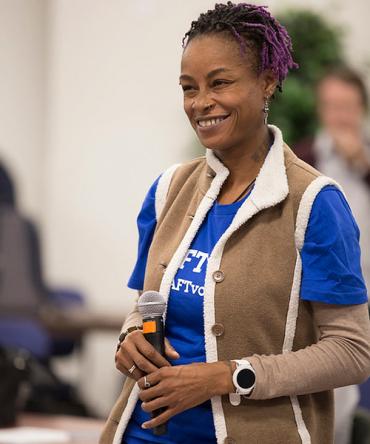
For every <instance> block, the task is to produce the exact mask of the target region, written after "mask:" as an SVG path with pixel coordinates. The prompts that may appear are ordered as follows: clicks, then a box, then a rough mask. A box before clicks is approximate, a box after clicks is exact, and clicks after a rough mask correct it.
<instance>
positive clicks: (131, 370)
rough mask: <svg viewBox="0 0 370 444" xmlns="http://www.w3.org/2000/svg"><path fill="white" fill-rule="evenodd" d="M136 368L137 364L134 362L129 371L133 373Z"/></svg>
mask: <svg viewBox="0 0 370 444" xmlns="http://www.w3.org/2000/svg"><path fill="white" fill-rule="evenodd" d="M135 369H136V365H135V364H134V365H133V366H132V367H130V368H129V369H128V370H127V371H128V372H129V373H130V375H132V374H133V373H134V371H135Z"/></svg>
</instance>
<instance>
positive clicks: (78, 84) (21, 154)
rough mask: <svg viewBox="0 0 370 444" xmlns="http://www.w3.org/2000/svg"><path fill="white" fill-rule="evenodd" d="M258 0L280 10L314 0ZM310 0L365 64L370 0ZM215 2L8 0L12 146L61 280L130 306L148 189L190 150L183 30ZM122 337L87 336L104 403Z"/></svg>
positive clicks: (5, 48) (0, 57)
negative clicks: (139, 220) (181, 77)
mask: <svg viewBox="0 0 370 444" xmlns="http://www.w3.org/2000/svg"><path fill="white" fill-rule="evenodd" d="M259 3H260V4H269V5H270V6H271V9H272V11H273V12H276V11H280V10H282V9H283V8H284V7H285V6H287V5H293V6H297V5H299V4H301V2H297V1H295V0H290V1H288V0H279V1H278V0H274V1H272V0H270V1H261V2H259ZM304 3H305V6H307V7H313V8H315V9H317V10H321V11H323V12H325V13H330V20H332V21H333V22H334V21H335V22H340V23H342V24H344V25H345V28H346V29H347V30H348V34H347V36H346V48H347V52H348V54H349V56H350V59H351V60H352V61H353V62H354V63H355V64H356V65H357V66H360V67H361V68H366V63H365V62H369V58H368V57H369V56H368V49H367V47H366V42H368V41H369V40H370V36H369V33H370V31H369V27H368V26H367V24H366V22H365V21H366V19H367V17H368V13H369V3H368V0H357V1H356V5H355V6H353V5H351V4H350V2H348V1H345V0H326V1H320V2H318V1H317V0H306V2H304ZM213 4H214V1H208V0H207V1H206V0H187V1H186V2H183V1H180V0H176V1H174V0H145V1H144V0H141V1H137V0H73V1H70V0H48V1H47V2H45V1H44V0H0V8H1V10H0V72H1V82H0V96H1V99H0V125H1V126H0V130H1V131H0V154H2V156H3V157H5V158H6V159H7V160H8V161H9V164H11V166H12V167H13V169H14V171H15V172H16V175H17V180H18V182H19V184H20V192H21V195H22V205H23V207H24V209H25V210H26V211H28V212H30V213H32V214H34V215H36V216H38V220H39V221H40V222H42V225H43V238H44V247H45V248H44V253H45V259H46V260H45V264H46V275H47V278H48V280H49V282H50V283H51V284H53V285H63V286H65V285H69V286H75V287H76V288H80V289H81V290H82V291H83V292H84V294H85V295H86V298H87V300H88V303H89V305H90V306H92V307H93V308H94V309H97V310H101V311H103V310H107V311H108V310H115V311H116V312H121V313H122V318H123V317H124V315H125V313H126V311H127V309H128V307H129V305H130V304H131V301H132V294H130V293H129V292H128V291H127V290H126V289H125V283H126V281H127V279H128V276H129V273H130V270H131V268H132V265H133V263H134V260H135V254H136V243H137V235H136V226H135V219H136V215H137V212H138V210H139V207H140V204H141V201H142V199H143V196H144V194H145V192H146V190H147V188H148V186H149V185H150V183H151V182H152V181H153V180H154V179H155V177H156V176H157V175H158V174H159V173H160V172H161V171H163V169H164V168H166V167H167V166H169V165H171V164H172V163H175V162H178V161H181V160H182V159H185V158H187V157H188V156H189V155H190V154H191V152H190V149H189V147H190V146H192V145H193V140H194V139H193V135H192V132H191V130H190V128H189V127H188V124H187V122H186V119H185V116H184V115H183V112H182V109H181V101H182V99H181V92H180V88H179V86H178V74H179V61H180V56H181V39H182V36H183V34H184V32H185V31H187V29H188V27H189V25H190V22H191V20H192V19H194V18H196V17H197V16H198V14H199V13H200V12H202V11H204V10H206V9H208V8H210V7H212V6H213ZM333 11H335V14H334V13H333ZM313 31H314V30H313ZM45 98H46V100H45ZM115 338H116V332H114V333H112V334H111V335H109V334H108V335H104V336H102V335H97V334H94V335H90V336H89V337H87V338H86V343H85V345H86V348H85V352H84V356H83V361H82V364H81V369H80V376H79V377H80V380H81V382H82V390H83V393H84V394H85V396H86V398H87V399H88V401H89V402H90V403H91V404H93V405H95V406H96V409H97V411H98V412H99V413H101V414H104V413H105V412H106V411H107V410H108V408H109V406H110V405H111V403H112V400H113V397H114V391H115V389H116V385H117V379H116V378H114V377H113V375H114V374H115V373H114V368H113V349H114V344H115ZM85 375H86V376H85Z"/></svg>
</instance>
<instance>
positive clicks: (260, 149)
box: [215, 126, 270, 189]
mask: <svg viewBox="0 0 370 444" xmlns="http://www.w3.org/2000/svg"><path fill="white" fill-rule="evenodd" d="M269 146H270V135H269V131H268V128H267V126H264V127H263V129H262V130H261V131H260V132H259V133H258V134H256V135H255V137H254V138H253V140H251V141H250V142H249V143H248V146H245V145H244V146H240V147H236V148H231V149H227V150H215V154H216V156H217V157H218V158H219V159H220V160H221V162H222V163H223V164H224V165H225V166H226V167H227V169H228V170H229V171H230V174H229V177H228V178H227V184H225V185H227V188H228V189H231V188H238V187H240V186H242V185H245V184H246V183H248V182H250V181H252V180H253V179H254V178H255V177H256V176H257V175H258V173H259V170H260V169H261V166H262V164H263V162H264V160H265V158H266V155H267V153H268V149H269Z"/></svg>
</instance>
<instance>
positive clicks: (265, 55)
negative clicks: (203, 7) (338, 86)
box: [182, 2, 298, 91]
mask: <svg viewBox="0 0 370 444" xmlns="http://www.w3.org/2000/svg"><path fill="white" fill-rule="evenodd" d="M214 33H226V34H228V35H229V36H231V37H233V38H235V40H236V41H237V42H238V43H239V45H240V49H241V51H242V54H245V53H246V51H247V48H248V49H250V50H252V52H253V53H254V55H255V59H256V66H255V68H256V70H257V73H258V74H260V73H261V72H263V71H264V70H265V69H271V71H272V72H273V73H274V74H275V75H276V78H277V80H278V89H279V90H280V91H281V87H282V83H283V81H284V79H285V77H286V76H287V74H288V71H289V69H293V68H298V65H297V64H296V63H295V62H294V61H293V58H292V54H291V53H292V42H291V40H290V37H289V35H288V33H287V31H286V29H285V28H284V27H283V26H282V25H281V24H280V23H279V22H278V21H277V20H276V19H275V18H274V17H272V15H271V14H270V13H269V12H268V11H267V10H266V7H264V6H256V5H251V4H248V3H238V4H235V3H232V2H227V4H222V3H216V5H215V7H214V9H210V10H209V11H207V12H205V13H203V14H200V16H199V17H198V20H195V21H193V22H192V23H191V27H190V29H189V31H188V32H187V33H186V34H185V36H184V38H183V40H182V44H183V47H186V45H187V44H188V43H189V42H190V41H191V40H192V39H194V38H195V37H198V36H201V35H205V34H214Z"/></svg>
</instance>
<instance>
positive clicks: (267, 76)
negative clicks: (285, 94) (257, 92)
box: [261, 69, 278, 98]
mask: <svg viewBox="0 0 370 444" xmlns="http://www.w3.org/2000/svg"><path fill="white" fill-rule="evenodd" d="M261 80H262V87H263V92H264V97H268V98H270V97H271V96H272V95H273V94H274V92H275V90H276V87H277V85H278V79H277V77H276V75H275V74H274V73H273V72H272V70H271V69H266V70H265V71H263V73H262V74H261Z"/></svg>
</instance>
